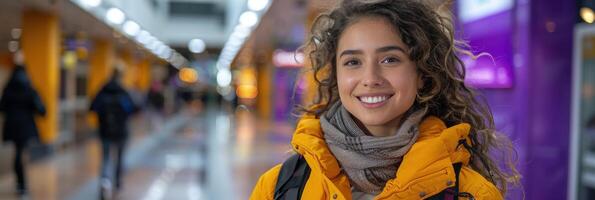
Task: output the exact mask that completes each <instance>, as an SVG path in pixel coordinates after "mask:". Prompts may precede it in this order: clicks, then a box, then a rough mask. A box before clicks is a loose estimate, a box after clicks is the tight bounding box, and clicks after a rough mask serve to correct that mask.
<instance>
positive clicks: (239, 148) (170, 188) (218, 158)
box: [0, 109, 292, 200]
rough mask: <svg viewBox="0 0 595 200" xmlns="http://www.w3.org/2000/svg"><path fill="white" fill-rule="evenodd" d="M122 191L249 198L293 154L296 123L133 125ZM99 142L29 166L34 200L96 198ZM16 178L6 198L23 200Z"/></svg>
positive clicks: (225, 118) (5, 180)
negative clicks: (17, 191) (260, 181)
mask: <svg viewBox="0 0 595 200" xmlns="http://www.w3.org/2000/svg"><path fill="white" fill-rule="evenodd" d="M130 125H131V130H132V135H133V137H132V138H131V140H130V142H129V145H128V148H127V150H126V157H125V166H126V172H125V176H124V179H123V181H124V183H123V188H122V190H121V191H119V192H117V193H116V194H114V196H115V199H146V200H157V199H191V200H194V199H224V200H225V199H248V197H249V195H250V192H251V190H252V187H253V186H254V184H255V182H256V181H257V179H258V177H259V176H260V174H262V173H263V172H264V171H266V170H267V169H269V168H270V167H272V166H274V165H275V164H276V163H279V162H280V161H282V160H284V158H286V157H288V155H289V154H288V152H289V150H290V146H289V141H290V138H291V132H292V125H291V124H290V123H268V122H265V121H262V120H258V119H257V118H256V117H255V116H253V115H252V114H251V113H250V112H247V111H245V110H240V111H236V112H235V113H226V112H222V111H219V110H213V109H211V110H208V111H204V112H200V113H196V112H194V113H191V112H189V111H187V112H185V113H179V114H177V115H174V116H172V117H166V118H164V117H158V116H157V115H155V114H147V113H144V114H142V115H140V116H138V117H136V118H135V119H133V120H132V121H131V124H130ZM100 157H101V155H100V146H99V142H98V140H97V139H90V140H88V141H87V142H86V143H84V144H80V145H78V146H73V147H71V148H67V149H65V150H62V151H59V152H56V153H54V154H53V155H52V156H50V157H48V158H47V159H44V160H41V161H37V162H34V163H29V166H28V181H29V183H28V184H29V188H30V194H29V199H50V200H51V199H98V198H99V193H98V192H99V180H98V174H99V166H100ZM14 188H15V186H14V178H13V177H12V175H11V174H8V175H5V176H3V177H0V199H18V198H17V196H16V195H15V192H14Z"/></svg>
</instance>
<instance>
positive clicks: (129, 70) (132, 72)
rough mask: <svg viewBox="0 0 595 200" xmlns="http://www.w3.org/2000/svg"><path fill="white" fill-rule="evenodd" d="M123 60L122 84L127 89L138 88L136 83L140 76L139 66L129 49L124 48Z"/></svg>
mask: <svg viewBox="0 0 595 200" xmlns="http://www.w3.org/2000/svg"><path fill="white" fill-rule="evenodd" d="M122 61H124V69H123V70H124V71H123V73H122V85H123V86H124V87H125V88H127V89H137V88H136V87H135V86H136V85H135V83H136V79H137V78H138V74H137V73H138V66H137V63H136V62H135V61H134V57H133V56H132V53H131V52H130V51H129V50H124V52H123V53H122Z"/></svg>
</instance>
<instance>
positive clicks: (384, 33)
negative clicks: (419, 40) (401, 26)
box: [337, 16, 407, 50]
mask: <svg viewBox="0 0 595 200" xmlns="http://www.w3.org/2000/svg"><path fill="white" fill-rule="evenodd" d="M400 35H401V34H400V32H399V30H398V29H397V27H396V26H395V25H393V24H391V23H390V21H389V20H388V19H386V18H384V17H376V16H366V17H360V18H358V19H355V20H354V21H353V22H351V23H350V24H349V25H347V27H346V28H345V29H344V30H343V32H342V34H341V35H340V37H339V41H338V46H337V49H338V50H341V49H368V48H378V47H384V46H387V45H397V46H400V47H402V48H403V49H406V48H407V46H406V45H405V44H404V43H403V41H402V40H401V36H400Z"/></svg>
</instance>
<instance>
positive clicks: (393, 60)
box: [381, 57, 400, 63]
mask: <svg viewBox="0 0 595 200" xmlns="http://www.w3.org/2000/svg"><path fill="white" fill-rule="evenodd" d="M396 62H400V60H399V59H398V58H395V57H387V58H385V59H384V60H382V62H381V63H396Z"/></svg>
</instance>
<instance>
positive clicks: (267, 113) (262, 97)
mask: <svg viewBox="0 0 595 200" xmlns="http://www.w3.org/2000/svg"><path fill="white" fill-rule="evenodd" d="M263 57H264V59H265V61H264V62H258V63H257V64H256V67H257V68H258V75H257V82H256V84H257V88H258V96H257V99H256V100H257V104H256V106H257V110H258V113H259V114H260V116H261V117H262V118H263V119H271V117H272V110H273V109H272V108H273V103H272V101H271V99H272V98H273V97H272V96H271V95H272V89H273V87H271V86H272V85H273V84H274V83H273V70H274V66H273V65H272V63H271V60H272V57H273V51H272V50H270V49H269V50H267V51H266V52H265V56H263Z"/></svg>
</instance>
